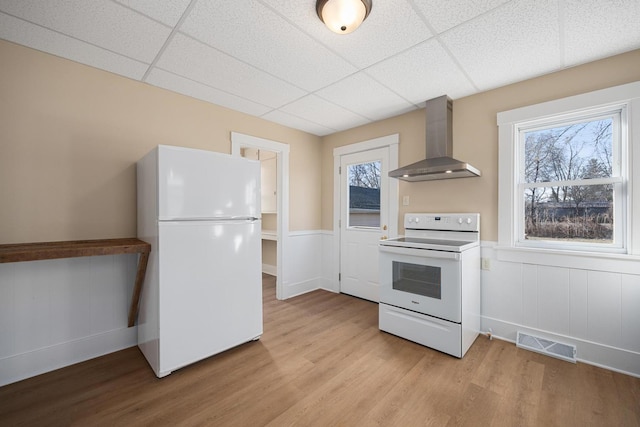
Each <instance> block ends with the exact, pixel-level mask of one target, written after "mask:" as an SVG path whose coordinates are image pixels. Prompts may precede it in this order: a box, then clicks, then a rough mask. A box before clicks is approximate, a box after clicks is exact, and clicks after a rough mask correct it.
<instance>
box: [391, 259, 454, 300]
mask: <svg viewBox="0 0 640 427" xmlns="http://www.w3.org/2000/svg"><path fill="white" fill-rule="evenodd" d="M392 287H393V289H394V290H397V291H403V292H408V293H410V294H416V295H422V296H425V297H428V298H434V299H442V269H441V268H440V267H434V266H431V265H417V264H409V263H406V262H400V261H393V282H392Z"/></svg>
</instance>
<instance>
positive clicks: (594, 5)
mask: <svg viewBox="0 0 640 427" xmlns="http://www.w3.org/2000/svg"><path fill="white" fill-rule="evenodd" d="M563 4H564V18H565V20H566V22H565V25H564V27H563V28H564V31H565V53H564V56H565V61H566V65H567V66H572V65H577V64H580V63H583V62H588V61H593V60H595V59H598V58H602V57H603V56H609V55H616V54H618V53H622V52H626V51H628V50H633V49H634V48H637V46H638V41H640V1H638V0H623V1H614V0H588V1H584V0H580V1H576V0H566V1H564V2H563ZM623 28H624V30H623ZM603 34H604V35H606V36H603Z"/></svg>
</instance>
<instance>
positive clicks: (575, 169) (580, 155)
mask: <svg viewBox="0 0 640 427" xmlns="http://www.w3.org/2000/svg"><path fill="white" fill-rule="evenodd" d="M612 128H613V119H611V118H606V119H599V120H592V121H585V122H580V123H574V124H570V125H563V126H557V127H549V128H545V129H538V130H535V131H528V132H525V134H524V140H525V155H524V157H525V159H524V160H525V165H524V169H525V170H524V175H525V182H552V181H569V180H577V179H593V178H605V177H611V176H612V168H613V166H612V165H613V156H612Z"/></svg>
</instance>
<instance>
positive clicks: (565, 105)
mask: <svg viewBox="0 0 640 427" xmlns="http://www.w3.org/2000/svg"><path fill="white" fill-rule="evenodd" d="M639 96H640V81H637V82H633V83H628V84H625V85H620V86H614V87H611V88H607V89H601V90H596V91H593V92H589V93H583V94H581V95H575V96H570V97H567V98H562V99H557V100H553V101H547V102H542V103H540V104H535V105H529V106H526V107H520V108H516V109H513V110H509V111H503V112H500V113H498V117H497V120H498V126H502V125H506V124H511V123H516V122H522V121H531V120H533V119H546V118H548V117H553V116H557V115H559V114H564V113H566V114H569V113H572V112H575V111H578V110H581V109H584V108H588V107H590V106H596V105H605V104H618V103H621V102H625V101H630V100H632V99H634V98H638V97H639Z"/></svg>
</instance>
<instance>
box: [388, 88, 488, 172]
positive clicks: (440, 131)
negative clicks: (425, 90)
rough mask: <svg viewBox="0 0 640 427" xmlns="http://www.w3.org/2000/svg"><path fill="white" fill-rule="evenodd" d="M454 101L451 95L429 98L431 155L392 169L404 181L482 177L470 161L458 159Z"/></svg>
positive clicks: (428, 128) (428, 142)
mask: <svg viewBox="0 0 640 427" xmlns="http://www.w3.org/2000/svg"><path fill="white" fill-rule="evenodd" d="M452 105H453V102H452V101H451V99H449V97H448V96H447V95H443V96H440V97H438V98H434V99H431V100H429V101H427V106H426V109H425V112H426V115H427V158H426V159H424V160H420V161H419V162H416V163H412V164H410V165H407V166H404V167H401V168H399V169H396V170H393V171H391V172H389V176H390V177H392V178H398V179H402V180H404V181H431V180H436V179H450V178H467V177H472V176H480V175H481V174H480V171H479V170H478V169H476V168H474V167H473V166H471V165H470V164H469V163H467V162H463V161H460V160H456V159H454V158H453V157H451V156H452V154H453V136H452V130H453V120H452V117H453V108H452Z"/></svg>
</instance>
